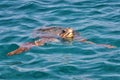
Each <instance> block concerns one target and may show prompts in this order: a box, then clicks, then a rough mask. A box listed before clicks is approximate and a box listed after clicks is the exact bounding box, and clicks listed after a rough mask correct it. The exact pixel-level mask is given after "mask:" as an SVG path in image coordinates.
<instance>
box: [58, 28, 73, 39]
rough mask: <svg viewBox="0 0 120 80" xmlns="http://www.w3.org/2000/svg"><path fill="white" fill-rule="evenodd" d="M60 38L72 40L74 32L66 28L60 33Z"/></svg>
mask: <svg viewBox="0 0 120 80" xmlns="http://www.w3.org/2000/svg"><path fill="white" fill-rule="evenodd" d="M60 37H61V38H63V39H68V38H74V30H73V29H72V28H66V29H64V30H62V32H61V33H60Z"/></svg>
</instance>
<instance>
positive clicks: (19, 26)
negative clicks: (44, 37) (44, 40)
mask: <svg viewBox="0 0 120 80" xmlns="http://www.w3.org/2000/svg"><path fill="white" fill-rule="evenodd" d="M44 26H63V27H72V28H74V29H75V30H77V31H78V32H80V33H81V36H83V37H85V38H87V39H88V40H91V41H94V42H96V43H106V44H112V45H115V46H117V47H118V48H115V49H107V48H105V47H101V46H96V45H91V44H86V43H80V42H73V43H72V44H63V43H48V44H46V45H45V46H42V47H34V48H32V49H31V50H29V51H28V52H25V53H23V54H20V55H15V56H11V57H9V56H7V55H6V54H7V53H8V52H10V51H12V50H14V49H16V48H17V47H18V46H19V45H20V44H23V43H25V42H28V41H32V40H34V37H33V36H32V33H33V31H34V30H35V29H38V28H42V27H44ZM0 36H1V39H0V80H120V48H119V47H120V1H119V0H2V1H0Z"/></svg>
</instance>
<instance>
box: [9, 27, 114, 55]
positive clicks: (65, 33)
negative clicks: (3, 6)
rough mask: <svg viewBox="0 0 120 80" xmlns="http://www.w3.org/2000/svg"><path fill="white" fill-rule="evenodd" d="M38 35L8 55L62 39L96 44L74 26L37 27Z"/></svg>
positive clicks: (109, 46)
mask: <svg viewBox="0 0 120 80" xmlns="http://www.w3.org/2000/svg"><path fill="white" fill-rule="evenodd" d="M35 33H36V35H37V37H39V38H40V39H38V40H36V41H34V42H27V43H24V44H23V45H21V46H20V47H19V48H18V49H16V50H14V51H11V52H9V53H8V54H7V55H8V56H11V55H15V54H20V53H22V52H25V51H27V50H29V49H31V48H32V47H34V46H43V45H44V44H45V43H48V42H59V41H60V40H66V41H72V40H76V41H81V42H86V43H90V44H96V43H94V42H92V41H88V40H87V39H85V38H82V37H81V36H80V34H79V33H78V32H77V31H75V30H74V29H72V28H63V27H47V28H42V29H37V30H36V31H35ZM96 45H100V46H104V47H107V48H115V47H116V46H112V45H108V44H96Z"/></svg>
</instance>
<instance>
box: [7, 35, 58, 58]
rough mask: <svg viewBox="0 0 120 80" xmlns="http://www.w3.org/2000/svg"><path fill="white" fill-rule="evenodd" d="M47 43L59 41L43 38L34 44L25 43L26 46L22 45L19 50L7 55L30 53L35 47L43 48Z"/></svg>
mask: <svg viewBox="0 0 120 80" xmlns="http://www.w3.org/2000/svg"><path fill="white" fill-rule="evenodd" d="M47 42H58V40H57V39H56V38H51V37H44V38H42V39H40V40H36V41H34V42H28V43H25V44H23V45H21V46H20V47H19V48H18V49H16V50H14V51H11V52H9V53H8V54H7V55H8V56H12V55H15V54H21V53H23V52H25V51H28V50H29V49H31V48H32V47H34V46H43V45H44V44H45V43H47Z"/></svg>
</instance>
